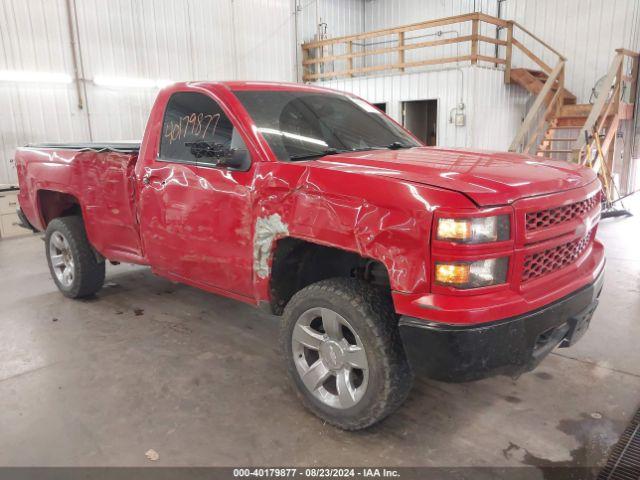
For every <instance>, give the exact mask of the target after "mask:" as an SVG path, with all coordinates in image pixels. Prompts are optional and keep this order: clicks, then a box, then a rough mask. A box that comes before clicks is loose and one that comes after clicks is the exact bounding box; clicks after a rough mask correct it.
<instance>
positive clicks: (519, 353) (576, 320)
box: [399, 269, 604, 382]
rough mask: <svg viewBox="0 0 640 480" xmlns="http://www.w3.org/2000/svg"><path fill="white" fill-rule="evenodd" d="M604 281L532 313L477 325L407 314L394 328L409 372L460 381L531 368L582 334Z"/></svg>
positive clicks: (516, 372) (520, 371)
mask: <svg viewBox="0 0 640 480" xmlns="http://www.w3.org/2000/svg"><path fill="white" fill-rule="evenodd" d="M603 282H604V269H603V270H602V271H601V272H600V274H599V275H598V276H597V278H596V280H595V281H594V282H593V283H591V284H589V285H587V286H585V287H583V288H581V289H580V290H577V291H575V292H573V293H571V294H569V295H567V296H566V297H564V298H562V299H560V300H558V301H556V302H553V303H551V304H549V305H546V306H544V307H542V308H540V309H537V310H535V311H532V312H529V313H525V314H523V315H518V316H516V317H512V318H508V319H505V320H499V321H495V322H490V323H485V324H481V325H451V324H445V323H438V322H428V321H425V320H420V319H416V318H412V317H406V316H403V317H401V318H400V322H399V329H400V335H401V337H402V341H403V343H404V347H405V351H406V352H407V355H408V357H409V361H410V363H411V365H412V367H413V368H414V370H415V371H416V372H418V373H421V374H426V375H427V376H429V377H431V378H434V379H437V380H443V381H449V382H464V381H470V380H477V379H480V378H486V377H490V376H494V375H512V376H516V375H519V374H521V373H524V372H527V371H529V370H532V369H534V368H535V367H536V366H537V365H538V363H540V361H541V360H542V359H543V358H544V357H546V356H547V355H548V354H549V353H550V352H551V351H552V350H553V349H554V348H555V347H557V346H560V347H568V346H570V345H572V344H573V343H575V342H576V341H577V340H578V339H579V338H580V337H581V336H582V334H584V332H585V331H586V329H587V328H588V326H589V322H590V320H591V317H592V315H593V312H594V311H595V309H596V306H597V305H598V297H599V296H600V292H601V291H602V284H603Z"/></svg>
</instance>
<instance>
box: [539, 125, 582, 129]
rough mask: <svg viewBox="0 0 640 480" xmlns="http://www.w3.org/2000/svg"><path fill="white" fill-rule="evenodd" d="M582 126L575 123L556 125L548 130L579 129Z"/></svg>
mask: <svg viewBox="0 0 640 480" xmlns="http://www.w3.org/2000/svg"><path fill="white" fill-rule="evenodd" d="M579 129H580V127H577V126H573V125H556V126H555V127H549V128H547V130H579Z"/></svg>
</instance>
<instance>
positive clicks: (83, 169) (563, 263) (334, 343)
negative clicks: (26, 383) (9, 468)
mask: <svg viewBox="0 0 640 480" xmlns="http://www.w3.org/2000/svg"><path fill="white" fill-rule="evenodd" d="M16 164H17V169H18V178H19V182H20V194H19V200H20V211H19V215H20V216H21V219H22V220H23V223H24V224H25V225H27V226H29V227H31V228H33V229H34V230H37V231H46V237H45V239H46V252H47V259H48V262H49V266H50V269H51V272H52V277H53V279H54V281H55V282H56V284H57V286H58V288H59V289H60V290H61V291H62V293H63V294H65V295H67V296H69V297H81V296H86V295H91V294H94V293H96V292H97V291H98V290H99V288H100V287H101V286H102V282H103V280H104V268H105V267H104V265H105V261H111V262H113V263H115V262H128V263H134V264H140V265H149V266H150V267H151V269H152V270H153V271H154V272H155V273H157V274H158V275H161V276H163V277H166V278H169V279H171V280H174V281H177V282H182V283H185V284H189V285H192V286H194V287H198V288H201V289H204V290H207V291H210V292H213V293H217V294H220V295H225V296H228V297H232V298H235V299H238V300H241V301H244V302H247V303H250V304H252V305H255V306H259V307H262V308H264V309H266V310H267V311H269V312H271V313H273V314H276V315H283V317H284V318H283V321H282V325H283V326H282V350H283V353H284V356H285V358H286V362H287V366H288V370H289V373H290V375H291V378H292V381H293V382H294V384H295V385H296V387H297V391H298V393H299V396H300V397H301V399H302V401H303V402H304V404H305V405H306V406H307V407H308V408H309V409H311V410H312V411H313V412H314V413H316V414H317V415H319V416H320V417H322V418H323V419H325V420H326V421H328V422H330V423H332V424H334V425H337V426H339V427H341V428H345V429H358V428H364V427H367V426H369V425H371V424H373V423H375V422H376V421H378V420H380V419H382V418H384V417H385V416H386V415H388V414H389V413H390V412H392V411H393V410H394V409H395V408H397V407H398V406H399V405H400V404H401V402H402V401H403V400H404V398H405V397H406V395H407V392H408V391H409V388H410V385H411V380H412V371H413V370H417V371H420V372H424V373H426V374H427V375H429V376H431V377H433V378H436V379H440V380H445V381H466V380H474V379H478V378H483V377H487V376H490V375H495V374H508V375H518V374H520V373H522V372H525V371H528V370H531V369H533V368H534V367H535V366H536V365H537V364H538V363H539V362H540V361H541V360H542V358H544V356H545V355H546V354H548V353H549V352H550V351H551V350H552V349H554V348H555V347H557V346H560V347H565V346H570V345H571V344H572V343H574V342H575V341H576V340H577V339H578V338H580V336H581V335H582V334H583V333H584V331H585V330H586V328H587V326H588V324H589V321H590V319H591V316H592V314H593V311H594V309H595V307H596V305H597V298H598V296H599V294H600V291H601V288H602V282H603V269H604V251H603V246H602V244H601V243H600V242H599V241H598V240H597V239H596V238H595V233H596V228H597V224H598V221H599V218H600V201H599V199H600V188H601V187H600V182H599V180H598V179H597V177H596V175H595V174H594V172H593V171H592V170H590V169H588V168H584V167H581V166H578V165H574V164H569V163H565V162H559V161H553V160H545V159H542V158H540V157H530V156H525V155H519V154H512V153H499V152H478V151H470V150H455V149H445V148H435V147H424V146H422V145H421V144H420V143H419V142H418V141H417V140H416V139H415V138H414V137H413V136H412V135H411V134H410V133H408V132H407V131H405V130H404V129H403V128H402V127H401V126H399V125H398V124H396V123H395V122H394V121H393V120H391V119H389V118H388V117H386V116H385V115H384V114H382V113H381V112H379V111H378V110H377V109H375V108H374V107H372V106H371V105H369V104H367V103H366V102H364V101H363V100H361V99H359V98H357V97H354V96H352V95H349V94H342V93H339V92H334V91H330V90H326V89H321V88H316V87H312V86H304V85H292V84H269V83H259V82H227V83H210V82H194V83H182V84H176V85H173V86H171V87H168V88H166V89H164V90H162V91H161V92H160V93H159V95H158V98H157V100H156V102H155V105H154V106H153V109H152V111H151V114H150V118H149V122H148V125H147V127H146V131H145V134H144V138H143V140H142V143H141V144H128V143H120V144H117V143H111V144H95V143H94V144H77V145H72V144H65V145H62V144H58V145H56V144H47V145H37V146H28V147H24V148H21V149H19V150H18V152H17V155H16Z"/></svg>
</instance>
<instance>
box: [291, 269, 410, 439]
mask: <svg viewBox="0 0 640 480" xmlns="http://www.w3.org/2000/svg"><path fill="white" fill-rule="evenodd" d="M281 337H282V338H281V341H282V347H283V351H284V352H285V356H286V360H287V364H288V370H289V374H290V376H291V378H292V380H293V382H294V384H295V386H296V388H297V391H298V394H299V396H300V397H301V400H302V402H303V404H304V405H305V406H306V407H307V408H308V409H309V410H311V411H312V412H313V413H315V414H316V415H317V416H319V417H320V418H322V419H323V420H325V421H327V422H328V423H331V424H332V425H335V426H337V427H339V428H342V429H345V430H359V429H362V428H366V427H368V426H370V425H373V424H374V423H376V422H378V421H380V420H382V419H383V418H385V417H386V416H387V415H389V414H390V413H392V412H393V411H394V410H395V409H396V408H398V407H399V406H400V404H401V403H402V402H403V401H404V400H405V398H406V397H407V394H408V393H409V390H410V389H411V384H412V373H411V370H410V367H409V365H408V363H407V360H406V357H405V354H404V349H403V347H402V343H401V340H400V337H399V335H398V328H397V320H396V318H395V314H394V311H393V306H392V304H391V301H390V299H389V298H388V295H387V294H385V293H384V292H383V291H381V290H379V289H377V288H375V287H372V286H370V285H368V284H366V283H364V282H360V281H357V280H355V279H348V278H335V279H330V280H323V281H321V282H318V283H315V284H313V285H310V286H308V287H306V288H304V289H302V290H301V291H299V292H298V293H296V295H294V296H293V298H292V299H291V301H290V302H289V303H288V304H287V307H286V308H285V312H284V323H283V328H282V336H281Z"/></svg>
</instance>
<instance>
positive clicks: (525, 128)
mask: <svg viewBox="0 0 640 480" xmlns="http://www.w3.org/2000/svg"><path fill="white" fill-rule="evenodd" d="M564 65H565V61H564V60H560V61H558V63H557V64H556V66H555V67H554V69H553V70H552V71H551V73H550V74H549V78H547V81H546V82H545V83H544V85H543V86H542V89H541V90H540V93H539V94H538V96H537V97H536V99H535V101H534V102H533V105H532V106H531V108H530V109H529V111H528V112H527V116H526V117H525V119H524V122H522V125H520V129H519V130H518V133H517V134H516V136H515V138H514V139H513V142H511V145H510V146H509V151H510V152H515V151H518V150H519V147H520V145H521V144H522V142H523V141H524V137H525V135H526V134H527V132H529V130H530V129H531V126H532V124H533V122H534V120H535V118H536V116H537V115H538V114H539V110H540V109H541V108H542V106H543V105H544V104H545V101H546V98H547V95H548V94H549V92H551V89H552V88H553V87H554V85H555V83H556V80H560V81H559V85H558V91H559V92H562V90H563V88H564V85H563V82H562V75H563V74H564Z"/></svg>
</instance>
